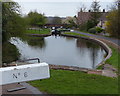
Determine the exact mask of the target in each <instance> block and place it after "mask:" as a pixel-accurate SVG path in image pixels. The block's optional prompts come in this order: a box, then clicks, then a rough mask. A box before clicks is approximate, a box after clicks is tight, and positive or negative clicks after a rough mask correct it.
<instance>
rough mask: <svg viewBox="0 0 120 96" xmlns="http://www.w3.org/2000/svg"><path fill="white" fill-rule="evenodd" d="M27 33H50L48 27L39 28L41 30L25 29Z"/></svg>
mask: <svg viewBox="0 0 120 96" xmlns="http://www.w3.org/2000/svg"><path fill="white" fill-rule="evenodd" d="M26 33H27V34H50V30H49V29H41V30H26Z"/></svg>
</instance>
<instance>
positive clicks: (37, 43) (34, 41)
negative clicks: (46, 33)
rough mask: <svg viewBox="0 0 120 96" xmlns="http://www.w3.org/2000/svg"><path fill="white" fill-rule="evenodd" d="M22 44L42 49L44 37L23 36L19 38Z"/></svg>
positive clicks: (44, 44)
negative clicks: (25, 43)
mask: <svg viewBox="0 0 120 96" xmlns="http://www.w3.org/2000/svg"><path fill="white" fill-rule="evenodd" d="M20 40H22V41H23V42H27V44H28V45H30V46H32V47H40V48H44V47H45V46H46V43H45V40H44V37H32V36H23V37H21V38H20Z"/></svg>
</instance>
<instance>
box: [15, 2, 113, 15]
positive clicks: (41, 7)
mask: <svg viewBox="0 0 120 96" xmlns="http://www.w3.org/2000/svg"><path fill="white" fill-rule="evenodd" d="M14 1H16V2H18V3H19V5H20V6H21V10H22V11H21V12H22V14H24V15H25V14H28V13H29V12H30V11H34V10H37V12H39V13H42V14H43V13H44V14H45V16H60V17H66V16H75V15H77V12H78V11H79V9H80V8H81V7H82V6H83V5H84V6H86V7H87V8H86V9H88V10H89V9H90V6H91V3H92V1H93V0H14ZM99 1H100V5H101V10H102V9H106V10H109V7H110V5H111V4H112V3H113V2H114V0H99Z"/></svg>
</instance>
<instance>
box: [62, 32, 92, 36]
mask: <svg viewBox="0 0 120 96" xmlns="http://www.w3.org/2000/svg"><path fill="white" fill-rule="evenodd" d="M64 34H68V35H78V36H83V37H90V36H87V35H83V34H79V33H74V32H65V33H64Z"/></svg>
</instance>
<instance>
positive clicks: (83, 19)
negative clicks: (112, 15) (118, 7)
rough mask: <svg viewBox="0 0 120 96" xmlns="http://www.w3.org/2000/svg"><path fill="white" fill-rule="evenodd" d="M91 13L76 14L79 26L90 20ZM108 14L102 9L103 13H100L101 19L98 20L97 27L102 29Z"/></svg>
mask: <svg viewBox="0 0 120 96" xmlns="http://www.w3.org/2000/svg"><path fill="white" fill-rule="evenodd" d="M91 13H92V12H91V11H90V10H89V11H88V12H82V11H81V12H78V17H77V22H78V24H79V25H81V24H84V23H86V22H87V21H88V20H89V19H90V18H91ZM107 14H108V12H105V9H103V12H101V17H100V18H99V23H98V25H97V26H99V27H103V26H104V23H105V21H107V18H106V16H107Z"/></svg>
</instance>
